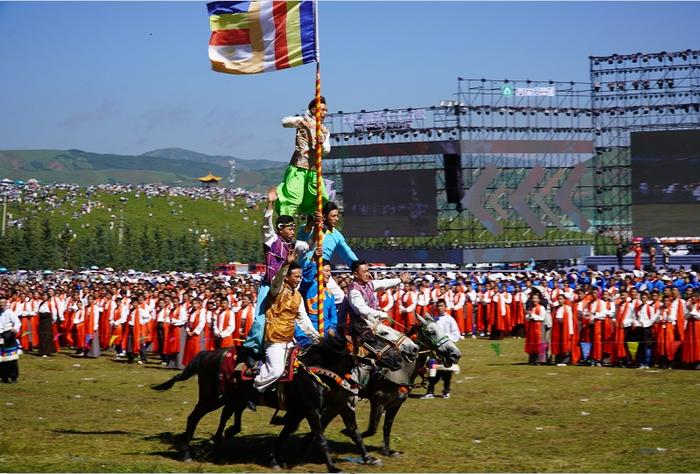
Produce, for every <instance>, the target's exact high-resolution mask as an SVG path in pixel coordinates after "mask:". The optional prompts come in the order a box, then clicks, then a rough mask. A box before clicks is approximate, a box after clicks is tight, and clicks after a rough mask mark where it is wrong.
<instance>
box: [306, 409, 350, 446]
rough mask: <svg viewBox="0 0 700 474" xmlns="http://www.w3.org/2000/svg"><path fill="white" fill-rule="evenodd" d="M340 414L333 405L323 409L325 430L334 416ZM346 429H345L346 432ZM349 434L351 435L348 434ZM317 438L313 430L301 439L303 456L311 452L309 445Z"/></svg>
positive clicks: (322, 422)
mask: <svg viewBox="0 0 700 474" xmlns="http://www.w3.org/2000/svg"><path fill="white" fill-rule="evenodd" d="M337 415H338V410H336V409H334V408H332V407H326V408H325V409H324V410H323V413H322V415H321V426H322V427H323V430H324V431H325V430H326V428H327V427H328V425H329V424H330V422H331V421H333V418H335V417H336V416H337ZM344 431H345V430H343V432H344ZM348 436H350V435H349V434H348ZM315 439H316V436H315V435H314V433H313V432H311V433H309V434H307V435H306V436H304V438H302V440H301V449H300V450H299V453H300V454H301V457H302V458H305V457H306V455H307V454H308V452H309V446H311V442H312V441H314V440H315Z"/></svg>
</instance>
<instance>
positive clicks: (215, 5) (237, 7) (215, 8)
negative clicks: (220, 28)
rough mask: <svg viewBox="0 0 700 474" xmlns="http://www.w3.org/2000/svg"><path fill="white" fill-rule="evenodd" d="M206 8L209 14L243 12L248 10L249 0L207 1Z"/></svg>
mask: <svg viewBox="0 0 700 474" xmlns="http://www.w3.org/2000/svg"><path fill="white" fill-rule="evenodd" d="M207 10H208V11H209V15H223V14H226V13H245V12H247V11H248V10H250V2H209V3H207Z"/></svg>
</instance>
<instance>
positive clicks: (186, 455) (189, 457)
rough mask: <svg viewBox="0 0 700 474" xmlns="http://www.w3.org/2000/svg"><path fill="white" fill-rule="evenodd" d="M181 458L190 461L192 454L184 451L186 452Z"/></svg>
mask: <svg viewBox="0 0 700 474" xmlns="http://www.w3.org/2000/svg"><path fill="white" fill-rule="evenodd" d="M182 460H183V461H184V462H192V456H190V454H189V453H186V454H185V455H184V456H183V457H182Z"/></svg>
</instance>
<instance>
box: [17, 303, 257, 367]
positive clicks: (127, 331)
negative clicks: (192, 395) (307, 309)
mask: <svg viewBox="0 0 700 474" xmlns="http://www.w3.org/2000/svg"><path fill="white" fill-rule="evenodd" d="M50 292H51V295H50V296H48V295H43V294H41V293H38V292H37V293H35V294H32V295H31V296H29V295H15V296H13V297H12V298H10V302H9V308H10V309H11V310H12V311H14V312H15V313H16V314H17V315H18V316H19V317H20V320H21V322H22V330H21V332H20V344H21V346H22V348H23V350H29V351H31V350H33V349H34V348H36V347H38V343H39V342H38V341H39V339H38V319H39V317H38V314H39V308H42V309H44V310H46V311H47V312H50V313H51V314H52V318H53V320H54V332H53V340H54V344H55V348H56V351H58V350H60V349H61V348H62V347H64V348H74V349H76V350H77V351H78V352H79V353H82V354H84V355H87V354H88V353H89V352H90V350H91V348H92V347H93V346H97V347H99V348H101V349H102V350H106V349H108V348H111V347H113V348H115V350H116V352H117V357H121V356H123V355H124V354H128V355H129V356H130V357H133V356H135V355H141V356H142V359H143V356H144V355H145V351H146V349H147V350H149V351H151V352H154V353H157V354H159V355H160V356H161V358H162V359H163V360H164V361H166V360H169V359H172V358H173V357H175V356H176V355H177V354H179V353H180V352H183V355H182V364H183V365H186V364H187V362H189V360H191V358H192V357H194V355H195V354H196V353H197V352H199V351H200V350H203V349H206V350H212V349H215V348H217V347H227V346H232V345H238V344H240V343H241V341H242V340H244V339H245V337H246V335H247V334H248V331H249V330H250V327H251V325H252V322H253V311H254V307H255V301H254V296H253V295H251V294H244V295H243V296H242V297H241V296H237V295H236V294H235V293H233V292H231V293H229V294H228V295H227V296H226V297H213V296H212V295H210V294H207V295H203V296H208V297H201V298H199V297H192V296H191V294H190V293H187V292H182V293H181V295H180V297H181V300H179V301H175V300H173V299H172V298H170V297H168V298H158V297H155V296H152V295H148V296H144V295H141V296H136V295H131V296H127V295H124V296H122V295H119V294H115V295H113V296H111V297H109V296H102V297H95V296H94V295H93V294H86V295H81V294H80V293H79V292H77V293H74V294H73V295H71V296H65V295H62V294H54V293H53V290H50ZM181 333H182V334H181Z"/></svg>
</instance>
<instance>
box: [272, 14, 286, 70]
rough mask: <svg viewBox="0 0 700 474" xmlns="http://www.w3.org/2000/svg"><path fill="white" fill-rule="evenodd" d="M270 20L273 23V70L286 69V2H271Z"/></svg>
mask: <svg viewBox="0 0 700 474" xmlns="http://www.w3.org/2000/svg"><path fill="white" fill-rule="evenodd" d="M272 19H273V20H274V22H275V68H277V69H284V68H288V67H289V61H288V60H287V2H280V1H278V2H272Z"/></svg>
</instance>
